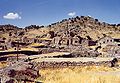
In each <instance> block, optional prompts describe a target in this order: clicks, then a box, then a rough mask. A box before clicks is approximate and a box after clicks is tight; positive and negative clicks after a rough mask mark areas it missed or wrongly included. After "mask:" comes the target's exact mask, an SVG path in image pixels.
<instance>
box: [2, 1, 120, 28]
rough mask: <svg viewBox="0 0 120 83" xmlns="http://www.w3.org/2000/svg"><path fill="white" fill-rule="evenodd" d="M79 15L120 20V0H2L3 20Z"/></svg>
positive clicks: (25, 22)
mask: <svg viewBox="0 0 120 83" xmlns="http://www.w3.org/2000/svg"><path fill="white" fill-rule="evenodd" d="M75 16H91V17H94V18H96V19H99V20H100V21H103V22H107V23H112V24H118V23H120V0H0V24H2V25H3V24H12V25H16V26H18V27H21V28H22V27H25V26H29V25H34V24H35V25H45V26H46V25H49V24H51V23H55V22H58V21H61V20H63V19H67V18H71V17H75Z"/></svg>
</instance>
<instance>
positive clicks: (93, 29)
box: [25, 16, 120, 40]
mask: <svg viewBox="0 0 120 83" xmlns="http://www.w3.org/2000/svg"><path fill="white" fill-rule="evenodd" d="M25 29H27V36H31V35H32V34H34V37H36V36H40V37H43V36H44V37H45V36H47V33H48V32H49V31H54V32H55V35H62V34H63V33H65V32H66V31H69V32H72V34H77V35H79V36H81V37H83V38H86V37H88V36H90V37H91V38H92V39H93V40H98V39H99V38H101V37H103V36H104V35H108V36H111V37H114V38H120V35H119V34H120V24H108V23H105V22H100V21H99V20H98V19H94V18H92V17H89V16H81V17H79V16H77V17H75V18H69V19H64V20H62V21H60V22H56V23H53V24H51V25H48V26H39V27H38V26H35V25H34V26H33V25H32V26H29V27H26V28H25Z"/></svg>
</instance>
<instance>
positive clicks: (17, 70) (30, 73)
mask: <svg viewBox="0 0 120 83" xmlns="http://www.w3.org/2000/svg"><path fill="white" fill-rule="evenodd" d="M38 76H39V71H38V70H35V69H34V68H33V65H32V64H30V63H27V62H18V63H15V64H13V65H12V66H9V67H6V68H4V69H1V70H0V77H1V80H2V83H13V82H14V81H28V80H29V81H34V79H35V78H37V77H38Z"/></svg>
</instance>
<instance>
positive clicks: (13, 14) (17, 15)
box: [3, 13, 21, 20]
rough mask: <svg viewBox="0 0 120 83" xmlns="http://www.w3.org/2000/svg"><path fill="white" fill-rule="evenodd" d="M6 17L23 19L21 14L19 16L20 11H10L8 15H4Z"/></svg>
mask: <svg viewBox="0 0 120 83" xmlns="http://www.w3.org/2000/svg"><path fill="white" fill-rule="evenodd" d="M3 18H4V19H10V20H15V19H21V16H19V14H18V13H8V14H7V15H5V16H3Z"/></svg>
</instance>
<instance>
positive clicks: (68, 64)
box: [36, 61, 111, 69]
mask: <svg viewBox="0 0 120 83" xmlns="http://www.w3.org/2000/svg"><path fill="white" fill-rule="evenodd" d="M101 65H103V66H111V61H102V62H92V61H90V62H81V61H80V62H70V61H62V62H44V61H43V62H39V63H37V66H36V68H37V69H41V68H65V67H72V66H101Z"/></svg>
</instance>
